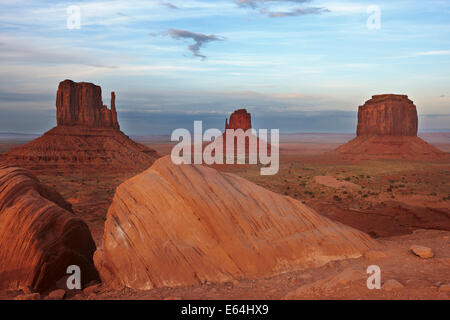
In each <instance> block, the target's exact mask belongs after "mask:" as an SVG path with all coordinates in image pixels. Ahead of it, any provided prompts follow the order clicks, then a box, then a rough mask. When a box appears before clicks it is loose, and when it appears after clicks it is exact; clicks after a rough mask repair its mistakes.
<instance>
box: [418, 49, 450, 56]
mask: <svg viewBox="0 0 450 320" xmlns="http://www.w3.org/2000/svg"><path fill="white" fill-rule="evenodd" d="M416 55H417V56H446V55H450V50H436V51H424V52H418V53H416Z"/></svg>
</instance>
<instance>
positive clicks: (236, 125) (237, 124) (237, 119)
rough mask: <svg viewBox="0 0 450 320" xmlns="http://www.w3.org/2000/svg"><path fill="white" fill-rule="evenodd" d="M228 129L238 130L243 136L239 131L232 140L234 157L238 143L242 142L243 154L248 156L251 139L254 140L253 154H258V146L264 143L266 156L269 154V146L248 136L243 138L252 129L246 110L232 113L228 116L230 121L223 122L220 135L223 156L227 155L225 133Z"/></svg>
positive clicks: (255, 137) (251, 135) (253, 136)
mask: <svg viewBox="0 0 450 320" xmlns="http://www.w3.org/2000/svg"><path fill="white" fill-rule="evenodd" d="M228 129H231V130H239V129H242V130H243V132H244V134H242V132H240V131H236V132H235V138H234V150H235V152H234V155H235V156H236V155H237V153H238V147H237V144H238V141H239V140H242V141H245V154H246V155H249V154H250V153H251V151H252V150H251V148H250V141H251V139H254V141H255V144H256V149H254V153H256V154H257V153H259V147H260V144H262V143H264V146H265V148H267V154H268V155H270V154H271V147H270V144H267V142H266V141H264V140H260V139H259V137H257V136H255V135H253V134H250V135H247V136H245V132H246V131H247V130H249V129H252V117H251V114H250V113H248V112H247V110H246V109H239V110H236V111H234V112H233V113H232V114H231V116H230V121H229V122H228V118H227V119H226V120H225V132H224V133H223V135H222V143H223V154H224V155H225V154H226V153H227V151H226V148H227V139H226V131H227V130H228Z"/></svg>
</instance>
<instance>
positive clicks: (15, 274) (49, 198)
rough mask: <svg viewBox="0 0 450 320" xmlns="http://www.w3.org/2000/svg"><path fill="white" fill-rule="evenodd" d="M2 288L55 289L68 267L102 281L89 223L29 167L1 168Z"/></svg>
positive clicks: (0, 250) (0, 258)
mask: <svg viewBox="0 0 450 320" xmlns="http://www.w3.org/2000/svg"><path fill="white" fill-rule="evenodd" d="M0 186H1V188H0V289H13V290H18V289H19V288H20V287H27V286H29V287H31V288H33V289H34V290H37V291H45V290H48V289H51V288H54V287H55V285H56V282H57V281H58V280H60V279H61V278H62V277H64V276H67V273H66V271H67V267H68V266H70V265H77V266H79V267H80V268H81V277H82V282H83V283H88V282H89V281H92V280H96V279H98V274H97V271H96V270H95V267H94V264H93V260H92V256H93V254H94V251H95V243H94V240H93V239H92V237H91V233H90V231H89V228H88V226H87V225H86V223H84V222H83V221H82V220H81V219H79V218H77V217H75V215H74V214H72V213H71V212H70V211H71V205H70V204H69V203H67V202H66V201H64V199H63V198H62V197H61V196H60V195H59V194H58V193H57V192H55V191H53V190H51V189H48V188H46V187H45V186H43V185H41V184H40V183H39V180H38V179H37V178H35V177H34V176H33V175H31V174H30V173H29V172H27V171H26V170H24V169H20V168H14V167H2V168H0Z"/></svg>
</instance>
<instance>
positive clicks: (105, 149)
mask: <svg viewBox="0 0 450 320" xmlns="http://www.w3.org/2000/svg"><path fill="white" fill-rule="evenodd" d="M115 99H116V96H115V93H114V92H112V93H111V109H110V110H109V109H108V108H107V107H106V106H105V105H103V101H102V91H101V88H100V87H99V86H96V85H94V84H92V83H86V82H81V83H76V82H73V81H71V80H65V81H62V82H61V83H60V84H59V87H58V92H57V94H56V110H57V112H56V113H57V126H56V127H55V128H53V129H51V130H50V131H48V132H46V133H44V135H43V136H41V137H40V138H38V139H36V140H33V141H31V142H30V143H28V144H25V145H23V146H19V147H16V148H13V149H11V150H10V151H9V152H7V154H6V156H4V158H6V161H7V163H9V164H11V163H14V164H16V165H19V166H21V167H26V168H29V169H47V170H48V169H52V168H57V169H59V168H64V169H67V168H69V169H84V170H85V169H94V170H98V169H99V168H100V167H101V168H102V170H105V169H114V170H115V171H117V170H143V169H145V168H148V167H149V166H150V165H151V164H152V163H153V161H154V160H155V159H157V158H158V157H159V155H158V154H157V152H156V151H155V150H152V149H150V148H148V147H146V146H144V145H141V144H139V143H136V142H134V141H133V140H131V139H130V138H129V137H128V136H126V135H125V134H124V133H123V132H121V131H120V129H119V128H120V127H119V123H118V120H117V112H116V106H115Z"/></svg>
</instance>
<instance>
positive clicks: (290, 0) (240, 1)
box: [236, 0, 330, 18]
mask: <svg viewBox="0 0 450 320" xmlns="http://www.w3.org/2000/svg"><path fill="white" fill-rule="evenodd" d="M308 2H311V0H236V4H237V5H238V7H240V8H251V9H255V10H256V9H257V10H258V11H259V13H261V14H263V15H266V16H267V17H269V18H283V17H296V16H302V15H308V14H321V13H324V12H329V11H330V10H328V9H327V8H326V7H311V6H303V7H297V6H296V7H294V8H292V6H290V7H288V8H285V9H279V8H278V7H277V8H274V7H273V5H279V4H281V5H283V4H284V5H292V4H305V3H308Z"/></svg>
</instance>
